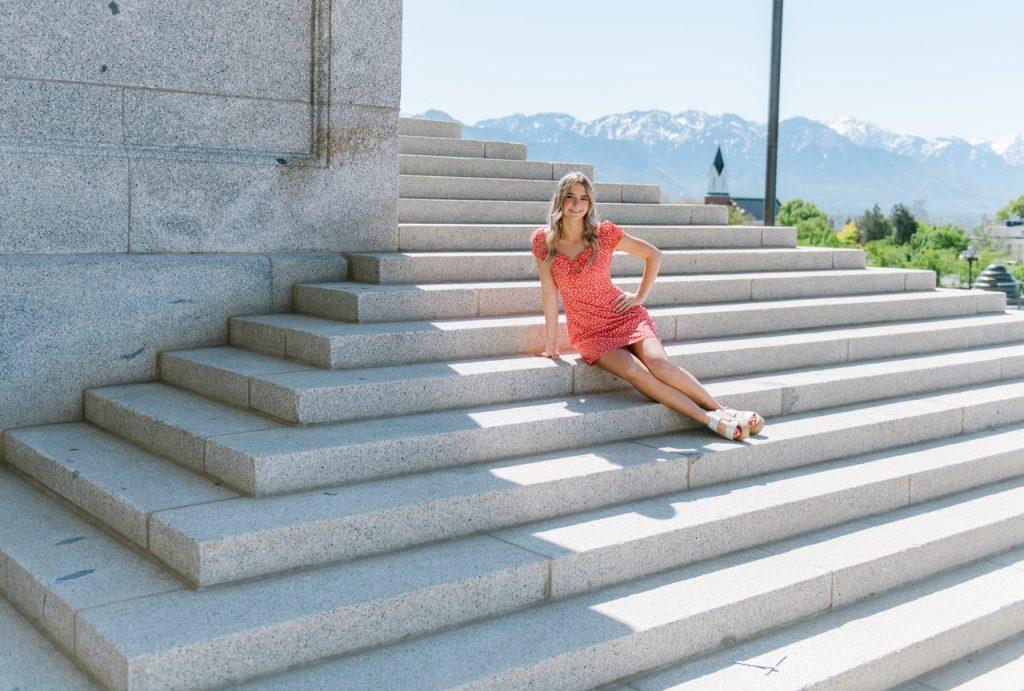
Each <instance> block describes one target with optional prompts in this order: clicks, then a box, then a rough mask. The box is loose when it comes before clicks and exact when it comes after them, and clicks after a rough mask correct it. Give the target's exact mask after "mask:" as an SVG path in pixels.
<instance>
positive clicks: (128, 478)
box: [4, 422, 238, 548]
mask: <svg viewBox="0 0 1024 691" xmlns="http://www.w3.org/2000/svg"><path fill="white" fill-rule="evenodd" d="M4 447H5V458H6V461H7V462H8V463H10V464H11V465H13V466H14V467H16V468H18V469H20V470H21V471H22V472H24V473H26V474H28V475H30V476H32V477H33V478H35V479H36V480H38V481H39V482H41V483H42V484H43V485H45V486H46V487H48V488H49V489H51V490H53V491H54V492H56V493H57V494H58V495H60V496H61V497H64V498H65V499H68V500H69V501H71V502H72V503H73V504H75V505H76V506H78V507H79V508H81V509H82V510H84V511H85V512H86V513H88V514H90V515H92V516H94V517H95V518H97V519H98V520H100V521H101V522H103V523H104V524H105V525H107V526H110V527H111V528H113V529H114V530H117V531H118V532H119V533H121V534H122V535H124V536H125V537H127V538H128V539H130V540H131V541H133V542H135V543H136V544H138V545H139V546H141V547H143V548H146V547H147V546H148V544H149V520H150V516H151V515H152V514H153V513H154V512H156V511H160V510H161V509H163V508H171V507H180V506H191V505H196V504H202V503H205V502H212V501H219V500H223V499H231V498H236V497H238V494H237V493H236V492H232V491H231V490H229V489H227V488H226V487H223V486H220V484H219V483H218V482H217V481H216V479H215V478H209V477H205V476H203V475H201V474H197V473H196V472H194V471H191V470H188V469H185V468H182V467H181V466H179V465H177V464H174V463H171V462H169V461H167V459H165V458H161V457H159V456H155V455H153V454H151V453H149V452H147V451H144V450H142V449H140V448H139V447H137V446H135V445H133V444H129V443H128V442H126V441H124V440H122V439H119V438H117V437H115V436H113V435H112V434H109V433H107V432H104V431H103V430H101V429H99V428H97V427H94V426H92V425H89V424H87V423H82V422H71V423H64V424H56V425H44V426H41V427H26V428H22V429H14V430H8V431H7V432H6V433H5V436H4Z"/></svg>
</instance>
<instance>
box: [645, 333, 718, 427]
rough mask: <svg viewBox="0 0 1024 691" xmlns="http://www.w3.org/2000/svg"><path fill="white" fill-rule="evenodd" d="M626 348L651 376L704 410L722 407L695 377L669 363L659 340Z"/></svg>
mask: <svg viewBox="0 0 1024 691" xmlns="http://www.w3.org/2000/svg"><path fill="white" fill-rule="evenodd" d="M626 347H627V348H629V350H630V351H631V352H632V353H633V354H634V355H636V356H637V358H639V359H640V362H642V363H644V366H645V367H646V368H647V369H648V370H649V371H650V373H651V374H653V375H654V376H655V377H657V378H658V379H660V380H661V381H663V382H664V383H666V384H668V385H669V386H671V387H673V388H674V389H677V390H679V391H681V392H682V393H684V394H686V395H687V396H688V397H690V398H691V399H693V401H695V402H696V403H698V404H699V405H701V406H703V407H704V409H705V410H718V409H719V408H721V407H722V404H721V403H719V402H718V401H716V400H715V397H714V396H712V395H711V393H710V392H709V391H708V390H707V389H705V388H704V386H703V385H702V384H701V383H700V382H699V381H697V378H696V377H694V376H693V375H692V374H690V373H689V372H687V371H686V370H684V369H683V368H682V367H679V366H678V365H674V364H672V362H671V361H669V359H668V355H667V354H666V353H665V348H664V347H663V346H662V345H661V341H660V340H659V339H657V338H653V337H652V338H645V339H644V340H642V341H637V342H636V343H630V344H629V345H628V346H626Z"/></svg>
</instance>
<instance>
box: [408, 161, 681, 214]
mask: <svg viewBox="0 0 1024 691" xmlns="http://www.w3.org/2000/svg"><path fill="white" fill-rule="evenodd" d="M399 166H400V167H401V161H399ZM552 170H553V169H552ZM593 184H594V196H595V199H596V201H597V202H599V203H601V204H605V203H610V202H611V203H614V202H619V203H622V202H625V203H633V204H658V203H660V201H661V191H660V187H659V186H658V185H650V184H635V183H619V182H594V183H593ZM557 187H558V181H557V180H554V179H547V180H538V179H529V178H520V177H492V176H475V175H474V176H465V175H444V174H438V173H436V172H433V173H428V172H420V173H415V174H409V173H400V174H399V176H398V194H399V198H400V199H483V200H488V201H491V200H493V201H498V200H501V201H547V202H548V203H550V199H551V195H552V194H554V192H555V189H556V188H557Z"/></svg>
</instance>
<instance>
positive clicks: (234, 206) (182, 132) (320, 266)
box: [0, 0, 402, 429]
mask: <svg viewBox="0 0 1024 691" xmlns="http://www.w3.org/2000/svg"><path fill="white" fill-rule="evenodd" d="M0 18H2V21H0V209H2V211H3V213H2V214H0V429H4V428H8V427H16V426H23V425H30V424H38V423H45V422H55V421H62V420H73V419H77V418H78V417H79V416H80V414H81V394H82V391H83V389H85V388H87V387H90V386H98V385H104V384H115V383H124V382H130V381H146V380H149V379H153V378H155V376H156V354H157V353H158V352H160V351H161V350H170V349H178V348H187V347H193V346H199V345H213V344H218V343H223V342H225V339H226V336H227V319H228V317H229V316H232V315H235V314H251V313H263V312H273V311H285V310H287V309H288V308H289V306H290V288H291V286H292V285H293V284H294V283H297V282H303V281H318V280H332V279H335V280H336V279H344V278H345V277H346V276H347V266H346V263H345V260H344V257H343V256H342V255H341V254H340V253H341V252H348V251H359V250H388V249H395V248H396V247H397V213H398V136H397V129H398V109H399V97H400V83H401V74H400V72H401V21H402V8H401V0H348V1H346V0H244V1H243V0H223V1H222V2H217V3H208V2H196V1H194V0H113V1H110V0H107V1H103V2H100V1H99V0H96V1H92V0H89V1H86V0H71V2H68V3H60V4H53V3H36V4H26V3H20V2H15V1H14V0H0Z"/></svg>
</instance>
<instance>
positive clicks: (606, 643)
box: [242, 482, 1024, 688]
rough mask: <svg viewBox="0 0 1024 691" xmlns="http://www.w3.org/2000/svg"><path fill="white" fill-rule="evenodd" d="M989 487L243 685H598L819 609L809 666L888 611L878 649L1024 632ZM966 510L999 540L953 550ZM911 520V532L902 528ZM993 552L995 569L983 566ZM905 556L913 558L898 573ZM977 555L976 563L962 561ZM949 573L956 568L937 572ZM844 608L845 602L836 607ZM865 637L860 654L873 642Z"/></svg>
mask: <svg viewBox="0 0 1024 691" xmlns="http://www.w3.org/2000/svg"><path fill="white" fill-rule="evenodd" d="M988 491H989V492H990V493H989V494H981V495H980V496H979V495H977V494H976V495H975V496H976V498H975V499H973V500H970V499H969V500H966V501H962V503H959V504H952V503H951V502H949V501H947V502H943V503H942V508H936V509H933V510H932V511H928V510H927V509H926V508H925V507H914V509H913V510H912V511H908V510H906V509H904V510H898V511H895V512H892V514H890V515H886V516H885V517H873V518H872V519H870V520H868V521H865V522H854V523H851V524H847V525H845V526H843V527H842V528H841V529H832V530H828V531H818V532H815V533H811V534H808V535H805V536H802V537H801V538H800V539H799V540H798V541H794V542H795V544H793V543H791V544H793V547H792V549H780V548H779V547H778V546H772V545H770V546H769V548H770V549H762V548H752V549H749V550H745V551H741V552H736V553H733V554H730V555H728V556H725V557H718V558H715V559H712V560H708V561H706V562H701V563H697V564H693V565H689V566H685V567H682V568H678V569H674V570H671V571H668V572H664V573H661V574H659V575H657V576H653V577H647V578H644V579H642V580H637V581H632V582H629V583H626V584H624V585H618V586H613V587H610V588H607V589H604V590H599V591H596V592H591V593H587V594H584V595H581V596H577V597H573V598H570V599H567V600H561V601H556V602H553V603H545V604H544V605H543V606H538V607H533V608H530V609H527V610H524V611H522V612H515V613H511V614H506V615H504V616H501V617H496V618H492V619H489V620H485V621H481V622H478V623H474V624H468V625H465V626H462V627H459V628H456V629H453V630H450V631H446V632H442V633H438V634H433V635H429V636H425V637H422V638H419V639H416V640H412V641H409V642H406V643H399V644H396V645H392V646H390V647H387V648H383V649H379V650H374V651H369V652H365V653H362V654H356V655H353V656H349V657H344V658H339V659H336V660H330V661H326V662H323V663H320V664H317V665H314V666H310V667H306V668H299V669H295V670H291V671H287V672H284V673H283V674H280V675H278V676H275V677H271V678H268V679H265V680H259V681H255V682H253V683H252V684H249V685H246V686H244V687H242V688H289V687H296V686H306V687H318V686H322V685H324V684H329V683H330V681H331V680H333V681H334V683H335V685H336V684H337V680H341V679H343V680H344V682H343V684H344V688H413V687H415V688H451V687H456V686H458V687H459V688H484V687H488V688H510V687H515V688H520V687H535V688H555V687H558V688H565V687H573V688H590V687H593V686H598V685H600V684H604V683H609V682H612V681H615V680H617V679H621V678H623V677H626V676H627V675H634V674H637V673H640V672H644V671H646V670H650V669H653V668H657V667H659V666H662V665H665V664H669V663H671V662H673V661H677V660H680V659H685V658H687V657H690V656H693V655H698V654H701V653H707V652H711V651H713V650H714V649H715V648H716V647H718V646H719V645H721V644H722V643H723V642H728V641H730V640H736V639H745V638H749V637H752V636H755V635H758V634H762V633H765V632H768V631H771V629H772V628H773V627H778V626H783V625H787V624H788V625H791V624H793V623H794V622H799V620H800V619H804V618H806V617H810V616H811V615H819V617H815V618H814V619H807V620H806V621H805V622H801V623H799V624H797V626H809V627H811V628H812V630H813V629H814V626H815V624H817V625H818V627H819V628H821V629H825V628H826V627H827V631H828V632H830V633H826V634H825V635H830V636H832V637H833V641H830V643H833V645H831V646H828V647H825V646H822V647H820V648H818V650H820V652H819V653H818V654H817V655H809V656H803V655H801V656H800V657H801V659H807V660H809V661H812V663H813V661H815V660H827V659H831V660H837V659H841V656H838V655H834V654H832V651H833V650H835V649H836V645H835V637H843V638H845V637H844V636H843V634H845V633H847V631H848V628H849V627H845V626H843V625H842V622H846V621H850V620H851V619H853V618H858V615H859V616H864V615H866V614H867V613H871V612H885V614H883V615H882V616H881V617H879V619H882V621H878V619H874V620H872V621H871V625H872V628H871V632H872V633H874V634H876V637H875V638H874V647H875V648H876V649H877V648H878V647H879V644H880V643H881V642H882V641H880V640H879V639H878V637H877V636H878V635H880V634H884V632H885V631H887V630H889V629H898V630H900V631H901V633H902V635H904V636H905V637H908V638H911V636H910V635H909V634H913V637H912V640H913V641H914V642H918V641H927V640H928V639H929V638H931V637H933V636H938V635H942V634H950V633H955V632H956V629H957V628H958V627H960V626H963V625H964V623H965V622H971V621H979V620H982V619H987V620H988V621H993V620H994V619H995V618H997V617H1001V619H1000V621H1001V623H1002V625H1003V627H1006V626H1017V627H1021V623H1020V612H1021V611H1022V610H1024V562H1022V560H1024V550H1021V549H1017V550H1016V551H1015V552H1005V550H1006V548H1007V547H1008V546H1010V545H1006V544H1005V543H1006V542H1008V541H1010V540H1012V539H1013V538H1014V537H1016V538H1019V534H1018V535H1007V532H1008V531H1007V530H1006V527H1005V526H1006V525H1007V522H1008V521H1013V522H1015V524H1016V525H1019V524H1020V519H1021V514H1022V512H1024V504H1022V503H1021V502H1020V492H1021V487H1020V483H1019V482H1018V483H1016V486H1012V485H1011V487H1010V488H1009V489H1007V490H1005V491H1003V492H1000V491H999V490H997V489H996V488H995V487H993V488H991V489H990V490H988ZM974 502H978V503H974ZM983 505H984V506H985V507H986V508H984V509H980V507H982V506H983ZM970 509H980V510H981V511H983V512H984V513H986V514H989V517H988V521H991V522H992V523H994V524H995V525H998V526H999V527H998V528H995V529H994V530H995V532H998V533H1000V534H1001V535H1002V537H1001V538H1000V539H997V540H994V541H992V542H989V541H988V540H986V543H987V545H985V546H987V547H988V549H990V550H991V551H989V552H985V551H983V548H982V547H981V546H975V547H974V548H973V549H970V550H966V553H960V554H948V547H947V545H949V544H950V543H953V542H957V543H961V544H963V543H966V542H968V541H969V539H970V538H971V537H974V536H977V535H980V533H979V532H976V529H975V526H977V525H978V523H977V522H976V523H974V524H973V525H972V526H971V527H969V528H967V529H966V530H964V529H961V528H960V527H958V525H957V522H956V521H957V519H958V517H967V516H968V515H970V513H971V511H970ZM990 511H991V513H989V512H990ZM883 521H884V522H883ZM980 522H985V521H984V519H983V520H982V521H980ZM992 523H990V525H992ZM907 526H911V527H912V528H913V529H912V530H910V531H906V532H905V529H906V527H907ZM1012 544H1013V543H1012V542H1011V545H1012ZM993 548H994V549H993ZM999 551H1003V554H1001V555H997V556H994V557H993V559H992V560H991V561H989V560H986V559H984V558H983V557H986V556H989V555H992V554H993V553H994V552H999ZM977 552H981V553H980V554H977ZM910 557H916V558H917V559H918V561H919V563H918V564H917V565H916V566H915V567H914V568H898V566H902V565H903V564H906V563H907V561H908V558H910ZM971 558H974V559H979V558H981V559H980V560H979V561H977V562H973V563H967V564H966V565H964V563H965V562H968V561H969V560H970V559H971ZM948 566H956V567H958V568H956V569H954V570H950V571H947V572H945V573H936V572H937V571H939V570H941V569H943V568H945V567H948ZM922 578H923V579H924V580H919V581H917V582H916V583H915V582H914V581H915V579H922ZM878 591H881V592H882V594H880V595H875V594H874V593H875V592H878ZM847 603H849V604H850V606H849V608H841V609H834V610H833V609H832V608H833V607H836V608H839V607H841V605H842V604H847ZM958 603H959V604H958ZM926 613H930V614H931V616H922V615H925V614H926ZM844 615H846V616H845V617H844ZM825 617H828V619H825ZM897 622H899V623H901V624H904V623H905V624H907V625H906V626H895V625H894V624H896V623H897ZM829 625H831V626H829ZM805 630H806V629H805ZM858 633H859V634H860V638H861V639H862V640H861V641H860V643H861V646H859V649H860V650H863V644H864V643H865V642H866V641H869V640H870V639H871V638H872V636H870V635H864V634H865V632H864V631H863V630H862V631H859V632H858ZM883 640H884V638H883ZM889 642H891V639H890V640H887V641H885V643H889ZM910 645H911V644H910V643H908V646H907V647H910ZM840 649H841V646H840ZM826 650H827V651H829V652H828V653H827V654H826V652H825V651H826ZM728 652H729V653H732V652H733V650H730V651H728ZM777 659H778V656H776V658H774V659H773V660H772V662H776V661H777ZM424 660H429V661H430V664H429V665H425V664H423V661H424ZM783 667H784V666H783ZM756 671H758V673H759V674H763V671H760V670H756ZM747 673H748V675H749V671H748V672H747ZM748 678H749V677H748ZM769 680H770V681H774V679H772V678H769ZM659 688H663V687H659ZM700 688H707V687H700ZM722 688H745V687H744V686H743V685H739V686H737V685H732V686H724V687H722ZM778 688H793V686H780V687H778Z"/></svg>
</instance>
